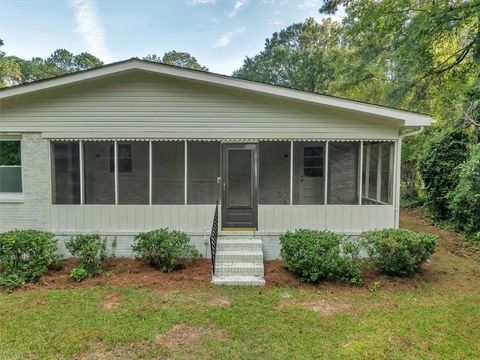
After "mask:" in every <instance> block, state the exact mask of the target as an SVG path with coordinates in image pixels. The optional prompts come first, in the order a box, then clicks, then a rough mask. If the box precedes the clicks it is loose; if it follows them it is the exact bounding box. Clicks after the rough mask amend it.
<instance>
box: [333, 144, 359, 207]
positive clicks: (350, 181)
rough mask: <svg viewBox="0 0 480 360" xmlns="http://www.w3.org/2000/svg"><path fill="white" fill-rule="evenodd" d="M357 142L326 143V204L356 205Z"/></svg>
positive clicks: (357, 193) (357, 195) (357, 197)
mask: <svg viewBox="0 0 480 360" xmlns="http://www.w3.org/2000/svg"><path fill="white" fill-rule="evenodd" d="M359 153H360V143H359V142H335V141H330V142H329V143H328V204H337V205H358V201H359V200H358V199H359V191H358V186H359Z"/></svg>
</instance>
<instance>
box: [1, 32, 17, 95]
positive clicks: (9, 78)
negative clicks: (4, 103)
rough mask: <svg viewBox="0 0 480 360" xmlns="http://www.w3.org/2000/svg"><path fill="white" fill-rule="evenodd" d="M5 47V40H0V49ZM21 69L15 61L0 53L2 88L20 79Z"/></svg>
mask: <svg viewBox="0 0 480 360" xmlns="http://www.w3.org/2000/svg"><path fill="white" fill-rule="evenodd" d="M2 46H3V40H2V39H0V47H2ZM20 75H21V73H20V67H19V66H18V64H17V63H16V62H15V61H12V60H11V59H10V58H9V57H6V56H5V53H4V52H3V51H0V88H2V87H5V86H8V85H10V84H12V83H15V82H16V81H18V80H19V79H20Z"/></svg>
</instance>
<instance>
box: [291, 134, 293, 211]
mask: <svg viewBox="0 0 480 360" xmlns="http://www.w3.org/2000/svg"><path fill="white" fill-rule="evenodd" d="M290 205H293V140H290Z"/></svg>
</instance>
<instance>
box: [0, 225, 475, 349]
mask: <svg viewBox="0 0 480 360" xmlns="http://www.w3.org/2000/svg"><path fill="white" fill-rule="evenodd" d="M415 222H416V223H415ZM412 224H413V225H412ZM407 226H410V227H415V226H422V224H421V223H420V220H418V219H413V220H412V222H411V223H408V224H407ZM427 229H430V230H432V229H433V228H430V227H429V228H427ZM417 230H418V229H417ZM435 231H436V232H438V233H439V234H440V236H441V241H442V247H441V249H440V251H439V252H438V254H436V255H435V257H434V259H433V260H432V264H430V265H429V268H428V274H427V275H423V276H420V277H417V278H415V279H406V280H401V281H397V280H389V279H387V278H384V277H381V278H378V279H373V280H372V279H371V280H369V283H368V284H367V285H366V286H365V287H362V288H354V287H353V288H352V287H349V286H337V285H322V286H319V287H315V288H314V287H308V286H307V287H301V288H298V287H297V288H295V287H266V288H214V287H205V288H204V289H196V290H192V291H182V292H175V291H174V292H172V291H169V292H167V291H159V290H153V289H140V288H120V287H112V286H92V287H86V288H77V289H67V290H47V289H43V288H42V289H40V290H39V289H33V290H26V291H19V292H15V293H13V294H4V293H2V294H0V314H1V317H0V359H4V358H5V359H17V358H18V359H24V358H34V359H36V358H38V359H44V358H47V359H50V358H51V359H56V358H60V359H73V358H81V359H82V358H83V359H121V358H134V359H135V358H140V359H158V358H194V359H198V358H220V359H230V358H233V359H253V358H268V359H292V358H297V359H311V358H327V359H337V358H338V359H359V358H365V359H376V358H379V359H385V358H387V359H411V358H424V359H431V358H438V359H472V358H479V357H480V355H479V354H480V341H479V339H480V326H479V324H480V271H479V263H478V261H477V260H476V259H475V258H474V257H467V256H465V255H461V254H460V255H458V254H457V250H458V247H457V246H454V245H455V239H453V240H452V235H451V234H449V233H448V232H444V231H438V230H435ZM453 249H455V253H454V252H452V251H453ZM376 281H378V282H379V284H376V285H375V284H374V283H375V282H376ZM322 309H330V310H331V311H332V312H333V313H330V314H323V313H322V311H318V310H322ZM315 310H317V311H315ZM178 324H184V325H190V327H188V326H185V327H180V328H179V329H180V330H178V331H176V332H169V330H171V329H172V328H173V327H174V326H175V325H178ZM190 332H192V333H194V334H193V335H191V336H188V334H189V333H190ZM162 334H163V337H162ZM158 336H160V337H159V338H158ZM172 344H173V345H172Z"/></svg>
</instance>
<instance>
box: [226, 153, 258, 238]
mask: <svg viewBox="0 0 480 360" xmlns="http://www.w3.org/2000/svg"><path fill="white" fill-rule="evenodd" d="M257 213H258V145H257V144H223V149H222V228H223V229H232V230H233V229H239V230H256V229H257V225H258V220H257Z"/></svg>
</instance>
